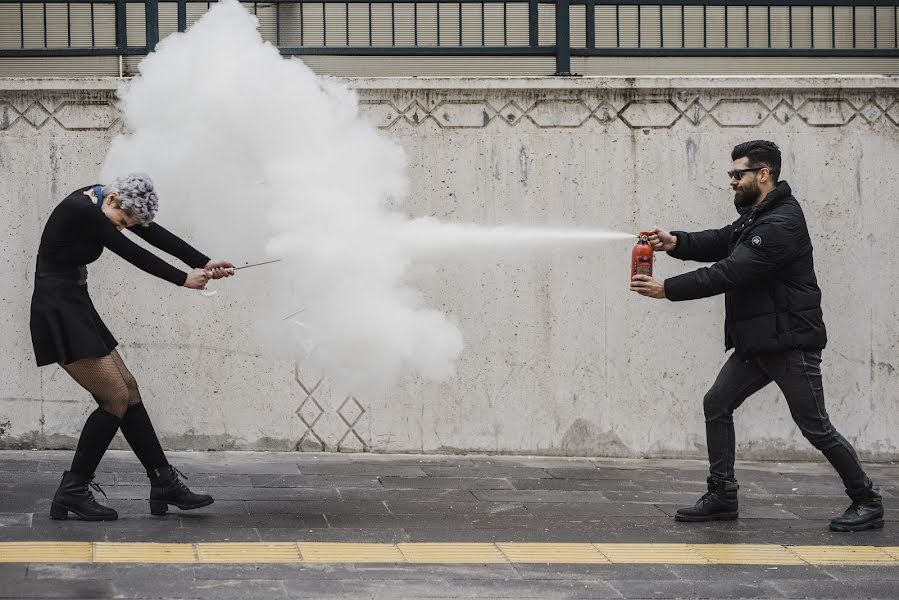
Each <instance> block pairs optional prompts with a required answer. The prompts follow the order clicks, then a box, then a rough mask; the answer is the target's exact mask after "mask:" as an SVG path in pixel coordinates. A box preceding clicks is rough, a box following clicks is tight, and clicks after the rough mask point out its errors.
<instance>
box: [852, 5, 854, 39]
mask: <svg viewBox="0 0 899 600" xmlns="http://www.w3.org/2000/svg"><path fill="white" fill-rule="evenodd" d="M852 47H853V48H855V5H854V4H853V5H852Z"/></svg>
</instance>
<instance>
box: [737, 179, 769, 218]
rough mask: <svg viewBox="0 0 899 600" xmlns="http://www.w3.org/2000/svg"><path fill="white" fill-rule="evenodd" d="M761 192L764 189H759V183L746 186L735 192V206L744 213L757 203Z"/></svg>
mask: <svg viewBox="0 0 899 600" xmlns="http://www.w3.org/2000/svg"><path fill="white" fill-rule="evenodd" d="M761 193H762V190H760V189H759V186H758V185H753V186H752V187H747V188H744V189H743V191H740V192H734V206H735V207H736V209H737V212H740V213H742V212H744V211H745V210H747V209H748V208H750V207H751V206H752V205H753V204H755V201H756V200H758V199H759V195H760V194H761Z"/></svg>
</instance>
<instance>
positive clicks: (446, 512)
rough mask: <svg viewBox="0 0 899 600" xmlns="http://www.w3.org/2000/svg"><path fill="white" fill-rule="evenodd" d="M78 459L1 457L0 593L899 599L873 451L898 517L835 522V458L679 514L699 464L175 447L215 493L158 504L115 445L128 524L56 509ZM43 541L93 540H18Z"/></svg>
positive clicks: (701, 483) (891, 477) (762, 478)
mask: <svg viewBox="0 0 899 600" xmlns="http://www.w3.org/2000/svg"><path fill="white" fill-rule="evenodd" d="M70 456H71V454H70V453H69V452H27V451H26V452H0V542H6V543H7V544H5V545H4V544H0V597H3V598H240V599H245V598H294V597H304V598H444V597H445V598H458V597H464V598H472V597H475V598H569V597H571V598H622V597H624V598H740V597H752V598H757V597H763V598H806V597H808V598H897V597H899V592H897V591H896V590H897V589H899V568H897V566H899V533H897V531H899V530H897V528H896V526H895V525H894V523H895V522H896V521H899V501H897V498H896V496H899V467H897V466H896V465H868V470H869V472H870V474H871V476H872V477H873V478H874V479H875V481H876V482H877V483H878V484H879V485H880V487H881V489H882V491H883V493H884V497H885V502H886V505H887V519H888V522H887V525H886V527H885V528H884V529H883V530H880V531H873V532H864V533H856V534H836V533H831V532H829V531H828V530H827V521H828V520H829V519H830V517H832V516H834V515H835V514H839V513H840V512H841V511H842V510H843V509H844V508H845V507H846V505H847V504H848V501H847V499H846V498H845V496H844V495H843V494H842V489H841V486H840V482H839V479H838V478H837V477H836V475H835V474H834V473H833V472H832V471H831V469H830V467H829V465H826V464H823V463H820V464H819V463H815V464H810V463H746V462H743V463H739V464H738V471H737V475H738V477H739V478H740V480H741V481H740V483H741V496H740V500H741V513H740V514H741V517H740V519H739V520H738V521H736V522H729V523H713V524H683V523H676V522H675V521H674V520H673V519H672V518H671V515H672V514H673V511H674V509H675V508H676V507H677V506H679V505H683V504H688V503H692V502H693V501H695V500H696V498H698V496H699V495H701V494H702V493H703V491H704V488H705V476H706V470H705V465H704V463H703V462H701V461H685V460H611V459H602V460H587V459H565V458H529V457H492V456H461V457H456V456H409V455H390V456H385V455H334V454H279V453H240V452H216V453H171V455H170V459H171V461H172V463H173V464H175V465H176V466H178V467H179V468H180V469H181V470H182V471H184V472H185V473H186V474H187V476H188V477H189V479H188V480H187V483H188V484H189V485H190V486H191V487H192V488H194V489H196V490H198V491H208V492H209V493H211V494H212V495H213V496H214V497H215V499H216V502H215V504H213V505H212V506H210V507H208V508H206V509H201V510H199V511H194V512H180V511H178V510H177V509H172V512H171V513H170V514H169V515H167V516H166V517H162V518H157V517H152V516H150V514H149V507H148V503H147V500H146V498H147V496H148V485H147V482H146V477H145V476H144V474H143V472H142V470H141V467H140V464H139V463H138V462H137V461H136V459H134V457H133V456H132V455H131V454H130V453H127V452H110V453H109V454H108V455H107V457H106V458H105V459H104V461H103V463H102V464H101V467H100V472H99V473H98V477H97V481H98V482H99V483H100V484H101V485H102V486H103V488H104V490H105V491H106V493H107V494H108V495H109V500H108V504H109V505H110V506H112V507H114V508H116V509H117V510H118V511H119V513H120V518H119V520H118V521H114V522H109V523H85V522H80V521H74V520H69V521H63V522H59V521H51V520H50V519H49V515H48V513H49V503H50V498H51V496H52V494H53V492H54V490H55V488H56V485H57V484H58V481H59V477H60V475H61V473H62V471H63V470H64V469H65V468H66V467H67V466H68V462H69V460H70ZM100 498H101V500H102V496H100ZM41 541H43V542H82V543H81V544H78V543H76V544H70V545H63V544H58V543H57V544H49V545H38V546H33V547H30V548H31V549H30V550H23V548H25V547H24V546H22V545H10V544H8V543H9V542H41ZM85 542H95V543H94V544H88V543H85ZM123 542H130V543H138V545H135V546H121V545H118V544H119V543H123ZM209 542H219V543H222V542H227V543H228V544H230V545H227V546H205V545H204V544H205V543H209ZM246 542H251V543H255V544H252V545H249V546H247V545H243V544H242V543H246ZM260 542H280V543H281V544H277V545H273V546H263V545H261V544H259V543H260ZM297 542H299V544H297ZM313 542H325V543H327V544H326V545H321V546H315V545H312V544H311V543H313ZM433 542H439V543H456V544H459V543H470V542H474V543H480V544H481V545H478V546H461V545H460V546H426V545H424V544H425V543H433ZM537 542H544V543H545V542H554V543H573V544H579V545H578V546H535V545H534V543H537ZM147 543H154V544H158V543H166V544H174V545H172V546H157V545H147ZM349 543H363V544H385V546H349V545H348V544H349ZM624 544H639V545H637V546H625V545H624ZM671 544H676V546H672V545H671ZM713 545H714V546H713ZM719 545H724V546H719ZM797 546H798V547H799V548H797ZM834 546H837V547H842V548H824V547H834ZM804 547H813V548H804ZM870 547H873V548H870ZM25 552H28V554H27V556H26V554H24V553H25ZM60 552H62V553H65V552H71V553H72V554H70V555H68V556H69V557H68V558H65V557H63V558H60V557H59V554H60ZM54 553H55V554H54ZM372 553H374V554H372ZM235 556H237V558H236V559H235ZM227 557H230V558H229V560H231V561H234V562H231V563H225V562H223V561H224V560H225V559H226V558H227ZM366 557H368V558H370V559H371V560H374V561H375V562H365V559H366ZM382 557H383V558H382ZM772 557H773V558H772ZM54 560H62V562H52V561H54ZM120 560H123V561H125V562H116V561H120ZM382 560H383V562H381V561H382ZM556 560H558V561H561V562H548V561H556ZM578 560H580V561H582V564H577V563H576V562H575V561H578ZM19 561H24V562H19ZM84 561H87V562H84ZM90 561H93V562H90ZM157 561H170V562H169V563H168V564H159V563H158V562H157ZM274 561H284V562H282V563H280V564H279V563H278V562H274ZM460 561H461V562H460ZM469 561H470V562H469ZM744 561H745V562H750V563H765V562H767V563H768V564H730V563H739V562H744ZM653 563H654V564H653ZM691 563H694V564H691ZM859 563H862V564H859ZM863 563H871V564H863Z"/></svg>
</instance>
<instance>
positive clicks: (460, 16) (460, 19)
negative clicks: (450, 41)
mask: <svg viewBox="0 0 899 600" xmlns="http://www.w3.org/2000/svg"><path fill="white" fill-rule="evenodd" d="M459 45H460V46H462V45H464V44H462V3H461V2H460V3H459Z"/></svg>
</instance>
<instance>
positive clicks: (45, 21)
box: [41, 2, 47, 48]
mask: <svg viewBox="0 0 899 600" xmlns="http://www.w3.org/2000/svg"><path fill="white" fill-rule="evenodd" d="M41 6H43V7H44V48H46V47H47V3H46V2H44V3H43V4H42V5H41Z"/></svg>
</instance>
